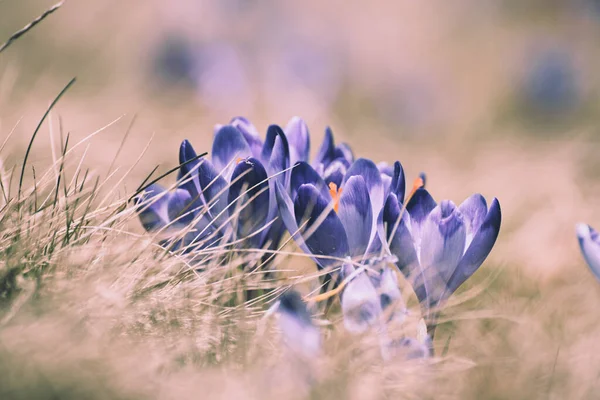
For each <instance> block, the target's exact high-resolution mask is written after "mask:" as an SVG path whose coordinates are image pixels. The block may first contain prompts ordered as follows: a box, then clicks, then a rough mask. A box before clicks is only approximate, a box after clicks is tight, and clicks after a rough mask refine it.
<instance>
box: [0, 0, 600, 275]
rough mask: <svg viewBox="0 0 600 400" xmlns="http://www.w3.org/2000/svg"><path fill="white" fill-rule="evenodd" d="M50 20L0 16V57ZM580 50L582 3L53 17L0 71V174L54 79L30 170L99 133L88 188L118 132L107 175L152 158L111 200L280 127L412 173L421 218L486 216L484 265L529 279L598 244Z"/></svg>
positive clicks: (27, 10) (341, 5) (287, 6)
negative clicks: (490, 214) (230, 131)
mask: <svg viewBox="0 0 600 400" xmlns="http://www.w3.org/2000/svg"><path fill="white" fill-rule="evenodd" d="M51 5H52V3H51V2H48V1H44V0H19V1H16V0H3V1H0V15H1V16H2V18H1V19H0V41H4V38H8V37H9V36H10V34H12V33H13V32H15V31H16V30H18V29H19V28H21V27H22V26H24V25H25V24H27V23H28V22H30V21H31V20H32V18H33V17H35V16H37V15H39V14H41V13H42V12H43V11H44V10H45V9H47V8H48V7H49V6H51ZM599 38H600V2H598V1H594V0H571V1H559V0H552V1H549V0H529V1H520V0H519V1H517V0H496V1H493V0H457V1H453V2H451V4H450V3H448V2H443V1H432V2H415V1H412V0H398V1H395V2H388V1H384V0H375V1H373V2H371V3H370V5H369V6H368V7H365V5H364V4H362V3H360V4H359V3H354V2H342V1H329V2H320V1H312V0H308V1H303V2H279V1H272V0H220V1H205V0H204V1H202V0H198V1H192V0H173V1H169V2H165V1H157V0H144V1H128V2H122V1H116V0H105V1H96V2H77V1H67V2H66V4H65V5H64V6H63V7H62V8H61V9H60V10H59V11H58V12H56V13H55V14H53V15H52V16H51V17H50V18H48V19H47V20H45V21H43V22H42V23H41V24H40V25H39V26H37V27H36V28H35V29H34V30H33V31H31V32H29V33H28V34H27V35H25V36H24V37H23V38H21V39H20V40H19V41H17V42H16V43H15V44H13V45H12V46H11V47H10V48H9V49H7V50H6V51H5V52H3V53H2V54H1V55H0V136H1V137H3V138H5V137H7V136H8V134H9V132H11V131H13V130H14V135H13V136H12V137H11V139H10V140H9V141H8V143H7V145H6V150H4V153H3V158H4V163H5V165H6V166H7V167H6V168H10V167H11V166H13V165H20V162H21V160H22V157H23V154H24V151H25V148H26V145H27V142H28V140H29V138H30V135H31V132H33V129H34V128H35V126H36V124H37V123H38V121H39V118H40V117H41V115H42V114H43V112H44V110H45V108H46V107H47V106H48V104H49V103H50V102H51V100H52V99H53V98H54V96H55V95H56V94H57V93H58V92H59V91H60V90H61V89H62V87H63V86H64V85H65V84H66V83H67V82H68V81H69V79H71V78H72V77H74V76H76V77H77V83H76V84H75V86H74V87H73V88H72V89H71V90H70V91H69V93H68V94H67V95H66V96H65V97H64V98H63V99H61V101H60V102H59V104H58V106H57V107H56V108H55V110H54V111H53V113H52V115H51V117H50V124H46V125H45V126H44V128H43V129H42V131H41V133H40V135H39V137H38V138H37V139H36V142H35V144H34V147H33V152H32V160H34V162H35V163H37V164H36V165H37V166H39V169H41V168H42V166H43V165H48V164H49V163H50V161H51V152H50V151H49V150H48V149H49V148H50V147H49V146H50V143H51V137H53V138H54V142H52V143H54V146H55V148H58V147H57V146H58V144H57V141H58V134H57V133H56V132H58V130H59V129H60V130H62V131H63V133H64V134H66V133H67V132H68V133H69V134H70V135H71V138H72V139H73V140H81V139H82V138H84V137H86V136H87V135H89V134H91V133H92V132H95V131H97V130H99V129H101V128H103V127H105V126H106V125H109V124H110V126H109V127H108V128H106V129H104V130H103V131H102V132H100V133H98V134H97V135H96V136H94V138H93V139H92V141H91V142H90V143H91V147H90V149H89V151H88V152H87V154H86V159H85V165H86V166H88V167H91V168H92V169H94V170H96V171H98V174H99V175H102V173H104V172H106V169H107V168H108V165H109V164H111V162H112V160H113V158H114V156H115V154H117V153H118V150H119V148H120V146H121V142H122V141H123V138H124V136H125V133H126V132H127V131H128V129H129V128H131V129H130V134H129V136H128V137H127V140H126V142H125V144H124V146H123V149H122V151H120V152H119V153H118V159H117V160H116V165H117V166H119V168H121V170H122V171H126V170H127V169H128V168H130V167H132V166H133V165H134V164H135V163H136V160H137V158H138V157H139V155H140V154H141V153H142V150H143V149H144V147H145V146H146V145H148V143H149V142H150V139H151V138H152V141H151V142H150V143H149V145H148V149H147V150H146V151H145V153H144V156H143V157H142V158H141V160H140V161H139V162H137V164H136V165H135V167H134V169H133V170H132V172H131V173H130V174H129V175H127V177H126V178H125V180H124V181H123V182H124V190H125V189H127V190H132V189H134V186H137V183H139V181H140V180H141V179H143V177H145V176H146V174H147V173H148V172H149V171H150V170H151V169H152V168H153V167H154V166H155V165H157V164H160V169H161V170H163V171H164V170H166V169H168V168H170V167H173V166H175V165H176V163H177V151H178V145H179V143H180V142H181V140H183V139H184V138H188V139H190V140H191V141H192V143H193V144H194V146H195V147H196V149H197V150H198V151H204V150H206V151H210V143H211V139H212V128H213V126H214V125H215V124H217V123H225V122H227V121H228V120H230V119H231V118H232V117H233V116H236V115H244V116H246V117H248V118H250V119H251V120H252V121H253V122H254V123H255V124H256V125H257V127H258V128H259V130H261V131H263V132H264V131H265V130H266V127H267V125H268V124H270V123H277V124H281V125H284V124H285V123H286V122H287V120H288V119H289V118H290V117H292V116H294V115H298V116H301V117H303V118H304V119H305V120H306V121H307V123H308V125H309V128H310V129H311V132H312V136H313V152H314V151H315V149H316V147H317V146H318V144H319V142H320V140H321V138H322V135H323V130H324V128H325V126H327V125H329V126H331V127H332V128H333V131H334V133H335V134H336V138H337V140H338V141H346V142H348V143H350V144H351V145H352V147H353V148H354V150H355V153H356V154H357V155H359V156H365V157H370V158H373V159H374V160H376V161H384V160H385V161H388V162H392V161H394V160H396V159H399V160H400V161H402V163H403V164H404V166H405V169H406V170H407V173H408V176H409V179H411V177H413V176H417V174H418V173H419V172H420V171H425V172H427V173H428V175H429V180H428V182H429V188H430V190H431V192H432V193H433V194H434V196H435V197H436V198H438V199H439V198H451V199H453V200H455V201H456V202H460V201H462V200H463V199H464V198H466V197H467V196H468V195H469V194H471V193H473V192H481V193H483V194H484V195H485V196H486V197H487V198H488V199H491V197H494V196H495V197H498V198H499V199H500V202H501V204H502V207H503V211H504V216H505V218H504V225H503V232H502V234H501V235H500V241H499V245H498V247H499V250H495V251H494V252H493V253H492V257H493V258H495V260H496V261H499V262H501V263H505V264H517V265H518V268H523V269H524V270H527V271H534V274H539V273H541V275H546V273H547V272H549V271H551V272H555V271H557V270H559V269H560V268H566V267H565V265H569V264H573V261H574V260H576V262H577V263H580V262H581V260H580V259H579V255H578V254H577V243H576V240H575V236H574V232H573V230H574V228H573V226H574V223H575V222H577V221H580V220H583V221H588V222H590V223H591V224H592V225H593V224H594V223H596V225H600V207H597V205H598V202H597V201H596V200H595V199H596V198H597V196H598V195H600V185H599V183H600V180H598V173H599V172H600V161H599V160H598V157H597V154H598V150H600V141H599V139H600V132H599V130H598V128H597V120H598V117H597V116H598V112H597V111H598V97H599V93H600V92H599V89H600V72H599V71H600V48H599V47H598V46H597V43H598V39H599ZM134 120H135V122H134V123H133V124H132V121H134ZM114 121H116V122H114ZM112 122H114V123H112ZM111 123H112V124H111ZM49 126H54V130H55V133H54V136H52V135H50V134H49V131H50V129H49ZM73 143H74V142H73ZM138 228H139V227H134V229H138ZM557 244H558V245H557ZM574 257H577V258H574ZM536 276H537V275H536Z"/></svg>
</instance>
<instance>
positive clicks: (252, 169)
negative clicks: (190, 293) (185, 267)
mask: <svg viewBox="0 0 600 400" xmlns="http://www.w3.org/2000/svg"><path fill="white" fill-rule="evenodd" d="M196 157H197V155H196V152H195V151H194V149H193V147H192V145H191V143H190V142H189V141H187V140H184V141H183V143H182V144H181V147H180V151H179V161H180V164H181V168H180V171H179V181H180V182H181V183H180V184H179V187H178V188H177V190H176V191H175V192H173V193H165V194H164V195H163V197H164V198H165V200H160V199H157V201H155V202H153V203H152V204H150V205H149V206H148V207H146V208H145V209H143V210H142V211H141V213H140V219H141V220H142V222H143V223H144V221H146V222H145V223H144V227H145V228H146V229H147V230H151V231H153V230H155V229H156V228H159V229H160V228H164V226H165V225H168V224H169V223H170V222H171V223H172V222H173V221H175V222H177V221H178V219H177V216H179V217H180V220H181V224H184V223H187V224H190V223H193V224H195V225H196V226H194V229H191V230H190V232H189V233H187V234H186V235H185V236H184V240H183V244H185V245H190V244H194V245H197V246H200V247H203V246H206V245H208V244H209V243H218V242H222V241H223V240H225V241H226V242H228V241H230V240H237V239H243V242H242V246H244V247H248V248H262V247H264V246H266V245H269V244H270V245H271V246H276V245H277V243H278V242H279V240H280V238H281V235H282V233H283V228H282V225H281V224H277V212H278V209H277V202H276V199H275V181H277V182H278V183H279V184H280V185H281V186H282V187H284V188H287V187H288V186H289V176H290V172H289V162H290V150H289V145H288V141H287V137H286V135H285V133H284V132H283V130H282V129H281V128H279V127H278V126H276V125H271V126H270V127H269V128H268V130H267V136H266V140H265V141H264V143H263V141H262V140H261V139H260V137H259V136H258V133H257V131H256V129H255V128H254V126H253V125H252V124H251V123H250V122H249V121H248V120H246V119H244V118H234V119H233V120H232V122H231V124H229V125H225V126H221V127H219V128H218V129H217V132H216V134H215V138H214V141H213V147H212V160H207V159H202V160H194V159H195V158H196ZM154 191H155V192H164V189H163V188H161V187H158V186H157V187H155V190H154ZM161 198H162V197H161ZM165 215H168V216H169V218H168V219H166V218H164V216H165ZM182 216H184V217H183V218H182ZM148 221H149V222H148ZM153 221H160V223H157V222H153ZM181 224H175V227H174V229H177V228H180V227H181ZM269 224H270V225H269Z"/></svg>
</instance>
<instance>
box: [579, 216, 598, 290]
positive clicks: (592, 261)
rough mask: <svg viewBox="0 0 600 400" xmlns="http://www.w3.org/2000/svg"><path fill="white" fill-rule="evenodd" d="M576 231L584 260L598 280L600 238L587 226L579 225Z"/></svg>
mask: <svg viewBox="0 0 600 400" xmlns="http://www.w3.org/2000/svg"><path fill="white" fill-rule="evenodd" d="M576 230H577V238H578V239H579V246H580V247H581V252H582V253H583V258H585V261H586V262H587V264H588V266H589V267H590V269H591V270H592V272H593V273H594V275H595V276H596V278H598V279H600V236H599V235H598V232H597V231H596V230H595V229H594V228H592V227H591V226H589V225H587V224H577V229H576Z"/></svg>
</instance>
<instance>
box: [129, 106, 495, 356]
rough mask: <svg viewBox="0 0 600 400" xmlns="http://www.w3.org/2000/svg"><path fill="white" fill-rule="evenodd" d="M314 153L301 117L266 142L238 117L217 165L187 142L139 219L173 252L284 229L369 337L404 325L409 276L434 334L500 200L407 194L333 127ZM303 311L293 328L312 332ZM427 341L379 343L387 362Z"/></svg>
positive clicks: (270, 237) (400, 173)
mask: <svg viewBox="0 0 600 400" xmlns="http://www.w3.org/2000/svg"><path fill="white" fill-rule="evenodd" d="M309 153H310V136H309V132H308V128H307V126H306V124H305V123H304V121H302V120H301V119H300V118H297V117H295V118H293V119H292V120H291V121H290V122H289V123H288V124H287V126H286V127H285V129H282V128H280V127H278V126H276V125H271V126H270V127H269V128H268V129H267V134H266V139H265V140H264V141H263V140H262V139H261V138H260V135H259V134H258V131H257V130H256V128H255V127H254V126H253V125H252V124H251V123H250V122H249V121H248V120H247V119H245V118H240V117H238V118H234V119H233V120H232V121H231V122H230V123H229V124H228V125H224V126H217V127H216V128H215V137H214V141H213V146H212V152H211V160H208V159H198V157H197V155H196V152H195V151H194V149H193V148H192V146H191V144H190V143H189V142H188V141H187V140H185V141H184V142H183V143H182V144H181V148H180V155H179V161H180V164H181V167H180V171H179V179H178V185H177V187H176V188H175V190H171V191H169V190H166V189H165V188H163V187H160V186H158V185H153V186H151V187H150V188H149V190H147V191H146V192H147V193H146V195H145V196H141V197H140V198H139V203H138V207H139V210H140V213H139V215H140V219H141V221H142V223H143V225H144V227H145V228H146V229H147V230H148V231H162V232H167V237H168V236H169V235H171V236H176V237H177V239H176V240H173V239H172V240H166V241H165V242H163V243H164V244H165V245H166V244H169V245H170V246H173V247H176V248H182V249H183V250H184V251H191V252H193V251H194V250H197V249H204V248H207V247H209V246H213V245H215V244H219V245H230V246H232V247H231V249H232V250H235V249H239V248H263V249H264V248H269V249H276V248H277V246H278V244H279V242H280V240H281V238H282V235H283V234H284V233H285V232H286V231H287V232H288V233H289V234H290V236H291V237H292V238H293V239H294V241H295V243H296V244H297V245H298V247H300V249H302V250H303V251H304V252H305V253H307V254H308V255H310V257H311V258H312V259H313V260H314V262H315V264H316V265H317V267H318V268H319V269H322V270H324V271H325V272H326V273H325V274H324V276H326V277H327V278H326V279H325V282H324V283H327V284H329V288H332V287H333V290H331V291H329V292H326V293H322V294H321V295H319V296H321V298H323V299H324V298H329V297H331V296H332V295H333V294H337V293H339V294H340V303H341V309H342V313H343V316H344V326H345V327H346V328H347V330H348V331H349V332H351V333H356V334H360V333H364V332H366V331H369V330H373V331H377V332H379V333H380V334H381V335H382V336H383V337H387V336H386V332H387V327H388V326H389V324H390V323H394V322H397V321H398V320H402V318H403V317H404V316H405V313H406V310H405V308H404V305H403V304H402V296H401V293H400V289H399V286H398V276H397V274H399V273H401V274H403V275H404V277H405V278H406V279H407V280H408V282H410V283H411V284H412V286H413V289H414V292H415V294H416V296H417V298H418V300H419V302H420V304H421V307H422V314H423V315H424V317H426V318H427V320H428V321H429V325H430V326H429V328H430V335H433V328H434V327H435V316H436V310H437V309H439V308H440V307H441V306H442V305H443V304H444V302H445V300H446V299H448V297H449V296H450V295H451V294H452V293H454V291H456V290H457V288H458V287H459V286H460V285H462V284H463V283H464V282H465V281H466V280H467V279H468V278H469V277H470V276H471V275H472V274H473V273H474V272H475V271H476V270H477V269H478V268H479V266H481V264H482V263H483V261H484V260H485V258H486V257H487V255H488V254H489V252H490V251H491V249H492V247H493V245H494V243H495V241H496V238H497V235H498V232H499V230H500V222H501V213H500V205H499V203H498V201H497V200H496V199H493V200H492V202H491V204H490V205H489V206H488V204H487V202H486V200H485V199H484V198H483V196H481V195H479V194H475V195H473V196H471V197H469V198H468V199H466V200H465V201H464V202H463V203H462V204H460V205H458V206H456V205H455V204H454V203H453V202H452V201H449V200H443V201H441V202H440V203H439V204H438V203H436V201H435V200H434V199H433V197H432V196H431V195H430V194H429V192H428V191H427V190H426V189H425V175H423V174H422V175H421V176H420V177H419V178H418V179H417V180H416V181H415V184H414V186H413V187H412V190H410V191H409V192H408V193H407V190H406V180H405V175H404V170H403V168H402V165H401V164H400V162H398V161H396V162H395V163H394V164H393V166H390V165H388V164H385V163H379V164H376V163H375V162H373V161H371V160H369V159H366V158H358V159H355V157H354V154H353V152H352V150H351V149H350V147H349V146H348V145H346V144H340V145H337V146H336V145H335V142H334V137H333V133H332V132H331V130H330V129H329V128H328V129H326V131H325V138H324V140H323V143H322V145H321V146H320V148H319V149H318V151H317V154H316V157H315V158H314V159H313V160H312V162H310V161H309ZM148 192H151V193H150V194H151V195H152V196H153V197H152V198H151V199H149V198H148V197H147V196H148V194H149V193H148ZM175 233H177V235H175ZM284 300H285V298H284ZM296 300H297V299H296ZM296 300H294V304H296V303H297V301H296ZM286 301H287V300H286ZM286 304H287V303H286ZM293 309H300V308H298V307H288V309H287V312H286V315H287V316H289V315H293V314H294V313H293V312H292V311H291V310H293ZM301 314H302V315H300V314H298V318H299V320H298V322H297V325H298V326H310V324H308V323H307V316H306V313H305V312H304V311H303V312H302V313H301ZM288 319H289V318H288ZM311 329H312V328H311ZM311 332H312V330H311ZM430 340H431V337H430V336H427V335H425V336H423V337H421V338H420V339H419V340H416V339H415V338H409V337H405V338H401V340H388V339H386V340H384V341H383V342H384V343H386V344H385V346H384V347H386V354H387V353H389V352H388V350H390V349H391V350H393V348H394V347H397V346H401V347H411V348H413V350H414V351H413V352H416V354H421V353H422V354H428V353H429V349H430V346H431V344H430Z"/></svg>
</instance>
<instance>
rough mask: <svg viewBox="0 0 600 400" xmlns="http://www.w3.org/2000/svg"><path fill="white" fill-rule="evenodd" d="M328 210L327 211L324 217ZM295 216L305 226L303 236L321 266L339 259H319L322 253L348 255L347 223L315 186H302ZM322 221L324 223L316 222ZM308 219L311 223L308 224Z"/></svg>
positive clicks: (296, 203)
mask: <svg viewBox="0 0 600 400" xmlns="http://www.w3.org/2000/svg"><path fill="white" fill-rule="evenodd" d="M327 210H329V211H328V212H327ZM325 212H327V214H326V216H325V217H323V214H324V213H325ZM294 215H295V216H296V223H297V224H298V226H304V227H303V231H302V237H303V239H304V241H305V243H306V246H307V247H308V248H309V249H310V252H311V253H312V254H313V255H315V256H316V257H317V259H318V260H319V264H320V265H321V266H323V267H326V266H328V265H335V264H337V261H335V260H329V259H319V257H318V256H322V255H323V256H332V257H346V256H348V254H349V248H348V238H347V237H346V232H345V230H344V225H342V222H341V221H340V219H339V218H338V216H337V215H336V213H335V211H333V209H332V208H331V207H330V202H329V201H328V200H327V199H325V198H323V196H321V195H320V193H319V190H318V189H317V188H315V187H314V186H313V185H311V184H305V185H302V186H300V188H299V189H298V195H297V196H296V200H295V201H294ZM320 220H322V222H320V223H319V224H318V225H315V224H316V223H318V222H319V221H320ZM306 221H308V222H307V223H306V224H305V222H306ZM311 232H312V234H311Z"/></svg>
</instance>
